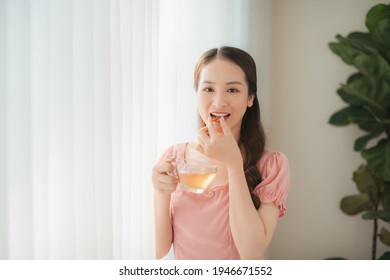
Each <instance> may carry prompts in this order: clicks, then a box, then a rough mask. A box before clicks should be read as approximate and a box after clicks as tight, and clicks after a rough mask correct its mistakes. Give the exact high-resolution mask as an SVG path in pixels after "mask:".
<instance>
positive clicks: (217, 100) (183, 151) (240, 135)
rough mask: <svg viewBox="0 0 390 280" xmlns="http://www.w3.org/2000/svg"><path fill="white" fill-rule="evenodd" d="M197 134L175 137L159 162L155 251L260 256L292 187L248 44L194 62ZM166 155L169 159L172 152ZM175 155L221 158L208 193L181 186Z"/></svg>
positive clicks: (180, 255) (154, 179) (179, 256)
mask: <svg viewBox="0 0 390 280" xmlns="http://www.w3.org/2000/svg"><path fill="white" fill-rule="evenodd" d="M194 88H195V91H196V95H197V98H198V112H199V126H200V128H199V131H198V139H197V141H192V142H188V143H181V144H176V145H174V146H172V147H170V148H168V149H167V150H166V152H165V153H164V154H163V155H162V157H161V159H160V160H159V162H158V163H157V164H156V165H155V166H154V168H153V172H152V182H153V185H154V188H155V194H154V200H155V202H154V203H155V229H156V232H155V235H156V257H157V258H162V257H164V256H165V255H166V254H167V253H168V252H169V250H170V248H171V245H172V244H173V247H174V254H175V258H176V259H263V256H264V253H265V250H266V249H267V247H268V245H269V244H270V242H271V239H272V236H273V234H274V231H275V228H276V225H277V221H278V218H279V217H281V216H283V215H284V213H285V211H286V208H285V200H286V197H287V193H288V191H289V187H290V171H289V165H288V160H287V158H286V156H285V155H284V154H283V153H280V152H273V151H268V150H266V149H265V135H264V130H263V127H262V124H261V121H260V106H259V102H258V98H257V76H256V65H255V62H254V60H253V59H252V57H251V56H250V55H249V54H248V53H247V52H245V51H243V50H241V49H238V48H233V47H221V48H218V49H211V50H209V51H207V52H206V53H204V54H203V55H202V56H201V58H200V59H199V61H198V63H197V64H196V66H195V73H194ZM168 157H169V159H168ZM172 157H174V158H176V160H185V159H197V160H201V161H203V162H207V163H213V164H216V165H218V171H217V174H216V176H215V178H214V179H213V181H212V182H211V185H210V186H209V188H208V190H209V191H207V192H206V193H202V194H196V193H191V192H188V191H186V190H183V189H182V188H180V187H178V183H179V178H178V177H177V176H175V175H172V174H174V169H175V166H174V165H173V164H172V163H171V162H170V159H171V158H172Z"/></svg>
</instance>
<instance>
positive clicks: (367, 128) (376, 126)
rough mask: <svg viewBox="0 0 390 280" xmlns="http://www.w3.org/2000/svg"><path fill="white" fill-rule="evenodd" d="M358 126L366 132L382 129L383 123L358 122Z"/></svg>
mask: <svg viewBox="0 0 390 280" xmlns="http://www.w3.org/2000/svg"><path fill="white" fill-rule="evenodd" d="M358 126H359V128H360V129H362V130H364V131H367V132H373V131H383V130H384V128H383V125H381V124H378V123H359V124H358Z"/></svg>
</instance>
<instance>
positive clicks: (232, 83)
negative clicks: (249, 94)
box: [202, 81, 242, 85]
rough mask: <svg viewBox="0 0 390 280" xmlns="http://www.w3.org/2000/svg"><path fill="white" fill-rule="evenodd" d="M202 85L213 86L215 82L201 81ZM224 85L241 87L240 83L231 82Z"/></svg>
mask: <svg viewBox="0 0 390 280" xmlns="http://www.w3.org/2000/svg"><path fill="white" fill-rule="evenodd" d="M202 84H213V85H215V82H212V81H202ZM225 85H242V83H241V82H240V81H232V82H227V83H225Z"/></svg>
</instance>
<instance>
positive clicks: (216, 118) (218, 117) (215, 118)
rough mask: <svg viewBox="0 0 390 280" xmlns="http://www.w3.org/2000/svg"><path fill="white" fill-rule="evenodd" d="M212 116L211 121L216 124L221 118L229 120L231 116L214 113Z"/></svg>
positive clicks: (223, 113) (224, 113)
mask: <svg viewBox="0 0 390 280" xmlns="http://www.w3.org/2000/svg"><path fill="white" fill-rule="evenodd" d="M210 116H211V120H212V121H213V122H216V121H219V119H220V118H221V117H224V119H225V120H226V119H227V118H229V116H230V114H229V113H226V112H212V113H210Z"/></svg>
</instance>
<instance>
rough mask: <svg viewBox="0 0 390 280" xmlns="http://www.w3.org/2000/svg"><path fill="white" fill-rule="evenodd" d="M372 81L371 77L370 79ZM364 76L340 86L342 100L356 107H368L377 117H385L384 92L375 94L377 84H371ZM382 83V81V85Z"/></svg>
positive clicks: (377, 82)
mask: <svg viewBox="0 0 390 280" xmlns="http://www.w3.org/2000/svg"><path fill="white" fill-rule="evenodd" d="M370 79H372V77H371V78H370ZM370 79H369V78H367V77H366V76H363V75H362V76H360V77H358V78H355V79H354V80H353V81H351V82H350V83H348V84H346V85H342V86H341V89H342V92H339V94H343V97H342V98H343V100H344V101H346V102H349V103H351V105H357V106H369V107H370V108H371V110H372V111H373V112H375V114H376V115H377V116H380V117H385V116H386V113H387V110H386V106H384V104H383V103H387V102H388V101H387V100H386V94H385V93H384V92H382V91H381V92H380V93H377V88H378V84H379V83H381V82H380V81H377V80H376V83H373V82H372V81H371V80H370ZM383 82H384V81H382V83H383Z"/></svg>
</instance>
